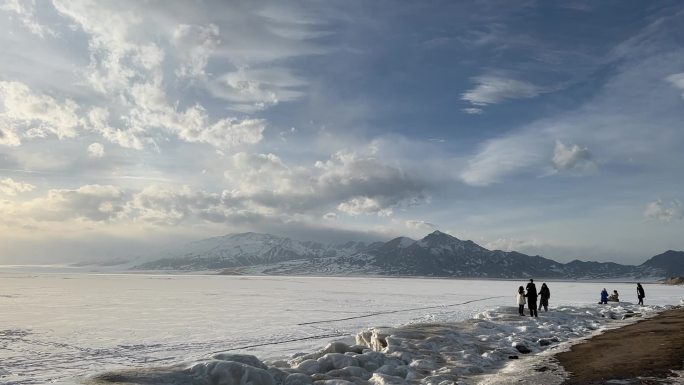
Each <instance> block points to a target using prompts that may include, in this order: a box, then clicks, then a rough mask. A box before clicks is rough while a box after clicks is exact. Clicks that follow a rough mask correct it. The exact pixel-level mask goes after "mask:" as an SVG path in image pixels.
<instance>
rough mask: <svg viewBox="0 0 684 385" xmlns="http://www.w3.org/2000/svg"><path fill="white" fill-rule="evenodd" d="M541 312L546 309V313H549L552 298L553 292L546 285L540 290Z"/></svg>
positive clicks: (543, 284)
mask: <svg viewBox="0 0 684 385" xmlns="http://www.w3.org/2000/svg"><path fill="white" fill-rule="evenodd" d="M539 297H540V300H539V310H541V309H542V306H543V307H544V311H549V298H551V290H549V287H548V286H546V283H542V287H541V289H539Z"/></svg>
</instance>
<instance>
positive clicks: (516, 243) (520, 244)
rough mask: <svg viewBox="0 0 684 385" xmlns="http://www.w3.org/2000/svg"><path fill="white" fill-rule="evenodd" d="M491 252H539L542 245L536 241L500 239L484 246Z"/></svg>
mask: <svg viewBox="0 0 684 385" xmlns="http://www.w3.org/2000/svg"><path fill="white" fill-rule="evenodd" d="M483 246H484V247H486V248H487V249H489V250H503V251H518V252H521V251H522V250H538V249H539V247H540V246H542V243H540V242H539V241H537V240H536V239H531V240H530V239H519V238H498V239H495V240H493V241H490V242H486V243H485V244H484V245H483Z"/></svg>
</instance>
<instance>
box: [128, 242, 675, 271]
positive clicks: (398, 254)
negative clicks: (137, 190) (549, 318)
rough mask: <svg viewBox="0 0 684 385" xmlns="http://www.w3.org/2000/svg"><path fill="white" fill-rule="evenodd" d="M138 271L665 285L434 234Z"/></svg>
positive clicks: (265, 249) (250, 246) (197, 245)
mask: <svg viewBox="0 0 684 385" xmlns="http://www.w3.org/2000/svg"><path fill="white" fill-rule="evenodd" d="M137 268H139V269H174V270H206V269H224V268H230V269H231V271H234V272H239V273H246V274H272V275H392V276H428V277H483V278H484V277H487V278H521V277H544V278H585V279H605V278H629V277H633V278H643V277H664V275H665V270H664V269H662V268H660V267H658V266H655V267H654V266H645V265H641V266H629V265H620V264H617V263H611V262H582V261H572V262H570V263H567V264H563V263H559V262H556V261H553V260H551V259H548V258H543V257H540V256H530V255H526V254H522V253H518V252H515V251H511V252H507V251H501V250H488V249H486V248H484V247H482V246H479V245H478V244H476V243H475V242H472V241H464V240H460V239H458V238H456V237H453V236H451V235H449V234H445V233H442V232H440V231H435V232H433V233H431V234H428V235H427V236H426V237H424V238H422V239H420V240H413V239H410V238H406V237H399V238H395V239H392V240H390V241H388V242H375V243H372V244H370V245H366V244H364V243H362V242H349V243H346V244H343V245H336V246H333V245H325V244H322V243H317V242H301V241H295V240H292V239H289V238H280V237H276V236H273V235H268V234H256V233H244V234H234V235H226V236H223V237H216V238H209V239H205V240H202V241H197V242H193V243H189V244H187V245H185V246H184V247H181V248H178V249H176V250H173V251H169V252H167V253H165V254H164V256H163V257H161V258H159V259H157V260H155V261H153V262H149V263H146V264H143V265H140V266H138V267H137Z"/></svg>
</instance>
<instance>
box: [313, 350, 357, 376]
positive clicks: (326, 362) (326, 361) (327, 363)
mask: <svg viewBox="0 0 684 385" xmlns="http://www.w3.org/2000/svg"><path fill="white" fill-rule="evenodd" d="M318 363H319V364H320V369H321V372H327V371H330V370H333V369H342V368H346V367H347V366H359V361H357V359H356V358H354V357H350V356H346V355H344V354H340V353H328V354H326V355H324V356H323V357H321V358H319V359H318Z"/></svg>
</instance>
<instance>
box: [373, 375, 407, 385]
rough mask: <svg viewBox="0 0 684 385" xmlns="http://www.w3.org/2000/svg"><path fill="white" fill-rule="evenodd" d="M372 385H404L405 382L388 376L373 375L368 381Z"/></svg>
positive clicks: (399, 378)
mask: <svg viewBox="0 0 684 385" xmlns="http://www.w3.org/2000/svg"><path fill="white" fill-rule="evenodd" d="M368 381H369V382H370V383H371V384H373V385H405V384H406V380H404V379H403V378H401V377H396V376H390V375H388V374H382V373H373V377H371V378H370V380H368Z"/></svg>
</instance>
